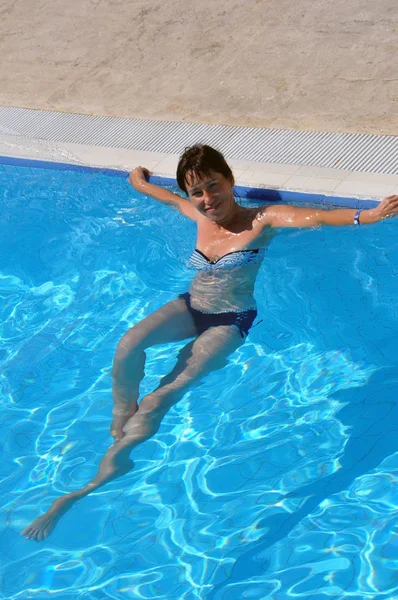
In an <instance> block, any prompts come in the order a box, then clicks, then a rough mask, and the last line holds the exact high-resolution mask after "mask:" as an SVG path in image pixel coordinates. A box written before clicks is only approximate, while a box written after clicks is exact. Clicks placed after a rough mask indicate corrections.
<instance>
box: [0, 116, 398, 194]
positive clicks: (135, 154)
mask: <svg viewBox="0 0 398 600" xmlns="http://www.w3.org/2000/svg"><path fill="white" fill-rule="evenodd" d="M31 112H32V113H33V112H35V111H31ZM36 112H38V113H40V118H41V119H43V118H44V119H45V118H46V114H45V112H44V111H36ZM43 114H44V117H43ZM53 114H54V113H49V114H48V118H49V119H51V116H52V115H53ZM67 117H68V115H65V119H67ZM93 118H95V117H93ZM123 121H125V119H124V120H123ZM178 125H179V124H176V126H178ZM181 125H182V126H184V124H181ZM206 127H209V126H205V125H204V126H203V128H206ZM0 132H1V133H0V155H1V156H7V157H15V158H27V159H31V160H32V159H33V160H34V159H36V160H44V161H53V162H63V163H70V164H75V165H84V166H95V167H102V168H114V169H119V170H123V171H128V170H131V169H132V168H133V167H135V166H137V165H141V166H145V167H146V168H148V169H149V170H150V171H151V172H152V173H153V174H154V175H159V176H163V177H170V178H175V172H176V167H177V162H178V159H179V154H175V153H169V152H167V153H165V152H157V151H148V150H136V149H131V148H120V147H119V148H115V147H110V146H107V145H93V144H81V143H71V142H64V141H53V140H49V139H46V140H43V139H39V138H37V137H31V136H24V135H21V134H20V133H18V134H17V135H15V132H14V131H9V132H8V131H7V130H6V131H5V128H4V126H3V127H1V123H0ZM253 132H254V134H255V133H256V130H253ZM235 133H236V132H235ZM381 137H383V136H381ZM384 138H385V136H384ZM392 139H393V138H392ZM393 141H394V139H393ZM237 143H239V139H238V140H237ZM390 143H391V142H390ZM102 144H103V143H102ZM227 160H228V163H229V164H230V166H231V167H232V169H233V172H234V175H235V180H236V183H237V184H238V185H242V186H248V187H254V188H267V189H277V190H286V191H299V192H308V193H312V194H313V193H317V194H323V195H326V196H328V195H332V196H334V197H347V196H349V197H352V198H360V199H362V200H366V199H369V200H372V199H373V200H374V199H376V200H378V199H381V198H383V197H385V196H388V195H391V194H398V175H396V174H380V173H373V172H364V171H354V170H348V169H340V168H330V167H322V166H316V165H311V166H308V165H300V164H288V163H285V164H278V163H270V162H262V161H259V160H256V161H254V160H245V159H236V158H229V157H228V155H227Z"/></svg>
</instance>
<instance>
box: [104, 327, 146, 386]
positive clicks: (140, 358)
mask: <svg viewBox="0 0 398 600" xmlns="http://www.w3.org/2000/svg"><path fill="white" fill-rule="evenodd" d="M135 329H136V328H135V327H133V328H132V329H130V330H129V331H128V332H127V333H125V334H124V336H123V337H122V338H121V339H120V340H119V343H118V345H117V347H116V352H115V356H114V359H113V368H112V377H114V378H116V379H118V378H120V377H122V378H124V376H125V374H126V373H127V372H128V371H131V369H132V368H134V366H138V364H141V363H143V362H145V348H146V347H147V346H146V343H145V336H144V335H142V333H141V332H140V331H139V328H138V327H137V331H134V330H135Z"/></svg>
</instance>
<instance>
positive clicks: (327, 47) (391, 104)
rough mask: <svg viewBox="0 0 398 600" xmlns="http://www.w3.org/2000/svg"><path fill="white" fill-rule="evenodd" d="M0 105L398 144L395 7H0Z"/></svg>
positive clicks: (52, 1) (287, 1)
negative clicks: (366, 137)
mask: <svg viewBox="0 0 398 600" xmlns="http://www.w3.org/2000/svg"><path fill="white" fill-rule="evenodd" d="M0 11H1V21H2V26H1V33H0V51H1V55H2V61H1V64H0V80H1V86H0V105H3V106H14V107H26V108H38V109H43V110H55V111H61V112H62V111H64V112H75V113H85V114H96V115H104V116H118V117H134V118H148V119H161V120H164V119H170V120H176V121H192V122H196V123H209V124H215V123H217V124H225V125H243V126H252V127H273V128H292V129H299V130H317V131H335V132H359V133H375V134H386V135H398V60H397V59H398V52H397V51H398V42H397V39H398V37H397V33H398V11H397V5H396V0H378V2H374V1H373V0H362V1H361V2H358V0H351V1H348V2H347V0H335V1H334V2H328V1H327V0H319V1H318V0H317V1H316V2H314V0H296V1H295V2H291V0H242V1H241V2H238V1H237V0H234V1H232V0H231V1H230V2H225V1H224V2H212V1H210V0H203V1H202V2H200V3H197V2H194V1H193V0H169V1H168V2H161V0H134V1H132V2H127V3H126V2H122V1H121V0H79V1H77V0H71V1H70V2H68V3H65V2H64V0H42V2H40V3H39V4H34V5H32V3H31V2H28V0H14V1H13V2H12V3H9V2H5V0H0Z"/></svg>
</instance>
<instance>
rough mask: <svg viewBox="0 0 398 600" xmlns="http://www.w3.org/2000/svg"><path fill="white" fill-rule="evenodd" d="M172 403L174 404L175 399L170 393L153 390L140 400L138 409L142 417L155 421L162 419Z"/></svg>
mask: <svg viewBox="0 0 398 600" xmlns="http://www.w3.org/2000/svg"><path fill="white" fill-rule="evenodd" d="M173 404H175V399H174V398H173V397H172V396H171V394H167V393H164V392H161V393H159V392H156V391H155V392H152V394H148V396H145V397H144V398H143V399H142V400H141V402H140V404H139V411H140V414H141V416H142V417H144V418H146V419H152V420H155V421H156V420H158V419H162V418H163V417H164V415H165V414H166V413H167V412H168V411H169V409H170V408H171V407H172V406H173Z"/></svg>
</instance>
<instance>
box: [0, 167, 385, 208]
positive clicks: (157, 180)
mask: <svg viewBox="0 0 398 600" xmlns="http://www.w3.org/2000/svg"><path fill="white" fill-rule="evenodd" d="M18 167H25V168H36V169H55V170H59V171H80V172H85V173H89V172H91V173H102V174H105V175H110V176H113V177H122V178H127V177H128V175H129V172H128V171H122V170H118V169H109V168H103V167H90V166H83V165H75V164H70V163H61V162H51V161H44V160H32V159H27V158H16V157H11V156H0V169H2V170H3V171H7V170H10V172H14V169H15V168H18ZM149 181H150V182H151V183H153V184H155V185H164V186H176V185H177V182H176V180H175V179H174V178H171V177H164V176H159V175H151V176H150V178H149ZM235 191H236V193H237V195H238V196H239V197H241V198H245V199H248V200H254V201H259V202H261V201H263V202H287V203H290V202H293V203H296V202H298V203H300V202H302V203H306V204H308V203H309V204H322V205H330V206H340V207H348V208H373V207H374V206H377V204H378V201H377V200H365V199H360V198H348V197H342V196H332V195H330V196H328V195H326V194H314V193H307V192H297V191H291V190H276V189H269V188H257V187H250V186H243V185H236V186H235Z"/></svg>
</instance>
